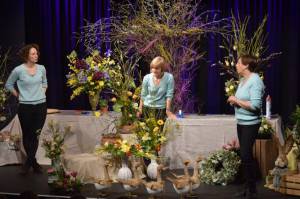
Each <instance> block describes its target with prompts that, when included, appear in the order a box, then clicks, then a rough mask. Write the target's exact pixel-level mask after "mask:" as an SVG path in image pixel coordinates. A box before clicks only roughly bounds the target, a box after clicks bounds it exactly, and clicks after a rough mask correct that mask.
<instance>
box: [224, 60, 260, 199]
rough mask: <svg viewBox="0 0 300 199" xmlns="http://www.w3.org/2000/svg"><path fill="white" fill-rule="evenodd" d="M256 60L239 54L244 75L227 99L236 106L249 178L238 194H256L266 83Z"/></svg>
mask: <svg viewBox="0 0 300 199" xmlns="http://www.w3.org/2000/svg"><path fill="white" fill-rule="evenodd" d="M256 63H257V62H256V58H255V57H253V56H250V55H243V56H241V57H240V58H239V60H238V63H237V64H236V70H237V72H238V74H239V75H240V76H241V79H240V83H239V85H238V89H237V91H236V93H235V96H230V97H229V98H228V100H227V101H228V102H229V103H230V104H231V105H233V106H234V109H235V117H236V119H237V132H238V138H239V142H240V152H241V159H242V167H243V170H244V174H245V178H246V186H245V189H244V190H243V191H242V192H240V193H238V194H237V195H236V197H241V198H255V197H256V183H255V164H254V159H253V155H252V148H253V144H254V141H255V139H256V136H257V134H258V129H259V127H260V123H261V106H262V97H263V94H264V87H265V86H264V83H263V81H262V80H261V78H260V77H259V75H258V74H256V73H254V72H253V71H254V69H255V67H256Z"/></svg>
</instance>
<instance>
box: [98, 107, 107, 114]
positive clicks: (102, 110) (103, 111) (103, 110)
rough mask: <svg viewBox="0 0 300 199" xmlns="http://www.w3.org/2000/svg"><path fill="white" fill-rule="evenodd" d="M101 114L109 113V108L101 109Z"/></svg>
mask: <svg viewBox="0 0 300 199" xmlns="http://www.w3.org/2000/svg"><path fill="white" fill-rule="evenodd" d="M100 111H101V113H108V106H104V107H100Z"/></svg>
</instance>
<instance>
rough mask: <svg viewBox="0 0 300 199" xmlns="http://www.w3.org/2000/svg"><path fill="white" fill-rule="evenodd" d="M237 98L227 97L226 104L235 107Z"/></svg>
mask: <svg viewBox="0 0 300 199" xmlns="http://www.w3.org/2000/svg"><path fill="white" fill-rule="evenodd" d="M237 100H238V99H237V98H236V97H235V96H233V95H232V96H229V97H228V99H227V102H228V103H229V104H230V105H235V104H237Z"/></svg>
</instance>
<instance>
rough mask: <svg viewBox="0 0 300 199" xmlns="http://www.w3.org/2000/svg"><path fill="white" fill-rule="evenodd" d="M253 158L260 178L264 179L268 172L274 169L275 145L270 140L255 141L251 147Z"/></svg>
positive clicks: (276, 152)
mask: <svg viewBox="0 0 300 199" xmlns="http://www.w3.org/2000/svg"><path fill="white" fill-rule="evenodd" d="M253 156H254V158H255V159H256V161H257V163H258V167H259V170H260V173H261V177H263V178H264V177H266V176H267V175H268V171H269V170H272V169H273V168H274V166H275V160H276V158H277V156H278V149H277V147H276V143H275V142H274V141H273V140H272V139H266V140H256V141H255V144H254V147H253Z"/></svg>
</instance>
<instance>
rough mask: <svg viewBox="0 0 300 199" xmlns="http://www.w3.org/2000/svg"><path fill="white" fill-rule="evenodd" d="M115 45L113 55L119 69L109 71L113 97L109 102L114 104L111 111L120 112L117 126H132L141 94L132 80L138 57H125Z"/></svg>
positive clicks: (135, 118) (139, 88)
mask: <svg viewBox="0 0 300 199" xmlns="http://www.w3.org/2000/svg"><path fill="white" fill-rule="evenodd" d="M118 45H119V44H116V46H115V53H114V55H115V56H116V57H117V59H118V63H119V65H120V67H116V68H115V69H114V70H111V71H110V76H111V80H112V81H111V83H110V88H111V89H112V94H113V95H114V97H113V98H112V99H111V101H112V102H113V103H114V106H113V109H114V111H116V112H121V113H122V116H121V120H120V125H119V126H124V125H132V124H133V123H134V121H136V120H137V117H136V114H137V111H138V102H139V98H140V93H141V87H137V86H136V84H135V79H134V76H135V74H134V71H135V69H136V67H137V63H138V61H139V59H140V58H139V57H137V56H131V57H129V56H127V55H126V54H124V53H123V51H122V50H121V49H120V47H119V46H118Z"/></svg>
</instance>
